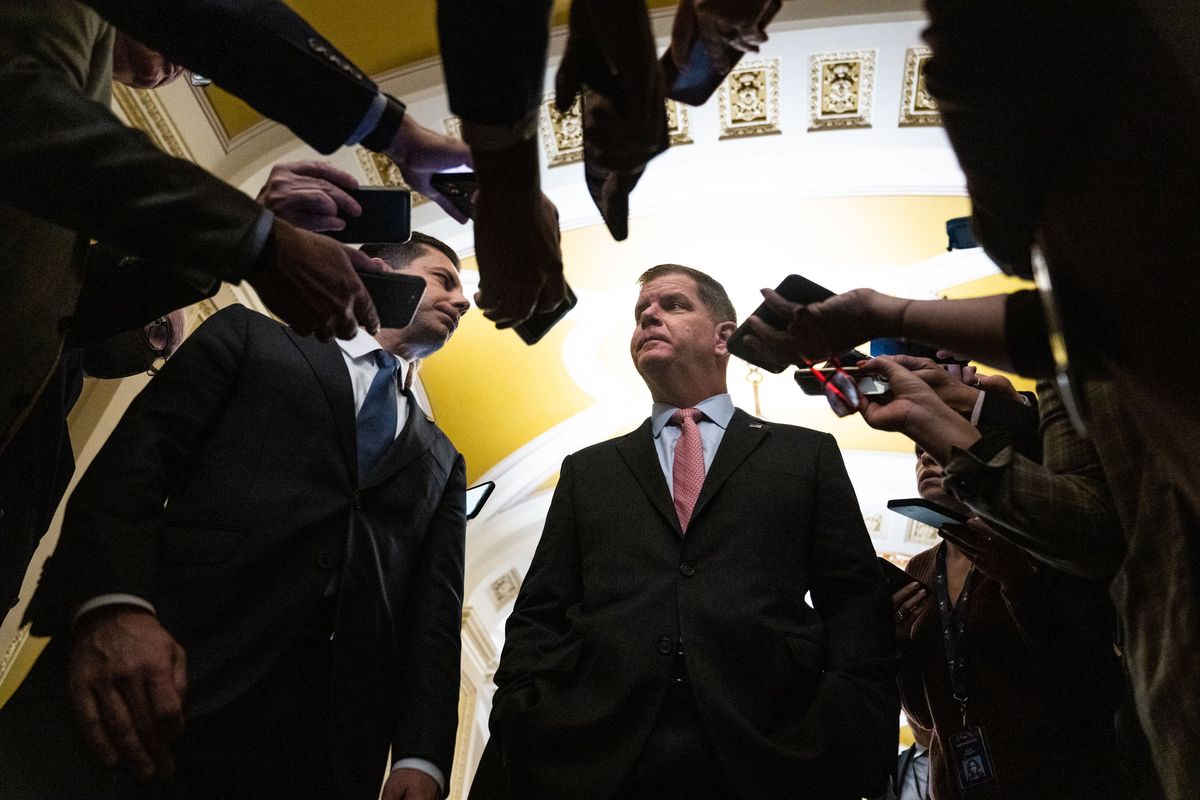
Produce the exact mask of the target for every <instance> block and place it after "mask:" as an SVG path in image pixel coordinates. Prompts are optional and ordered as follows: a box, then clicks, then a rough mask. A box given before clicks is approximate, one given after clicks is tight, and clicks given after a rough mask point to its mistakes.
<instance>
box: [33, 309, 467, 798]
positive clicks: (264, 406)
mask: <svg viewBox="0 0 1200 800" xmlns="http://www.w3.org/2000/svg"><path fill="white" fill-rule="evenodd" d="M409 408H410V413H409V417H408V420H407V422H406V424H405V427H404V430H403V431H402V432H401V435H400V436H399V437H398V438H397V440H396V442H395V443H394V445H393V446H392V447H391V449H389V450H388V452H387V453H386V454H385V455H384V457H383V460H382V461H381V462H380V465H379V466H378V467H377V468H376V469H375V471H374V473H373V474H370V475H367V476H358V475H356V471H357V467H356V457H355V429H354V401H353V394H352V390H351V387H350V381H349V377H348V375H347V370H346V367H345V363H344V361H343V358H342V355H341V352H340V350H339V348H338V347H337V345H336V344H334V343H320V342H318V341H317V340H316V339H313V338H310V337H301V336H298V335H297V334H295V333H294V332H293V331H292V330H291V329H289V328H286V327H284V326H282V325H280V324H278V323H276V322H273V321H272V320H270V319H268V318H267V317H264V316H262V315H260V314H256V313H253V312H250V311H248V310H246V309H245V308H242V307H241V306H233V307H230V308H227V309H225V310H223V311H221V312H220V313H218V314H217V315H215V316H214V317H212V318H211V319H210V320H208V321H207V322H206V323H205V324H204V325H203V326H201V328H200V329H199V330H197V331H196V333H194V334H193V335H192V336H191V337H190V338H189V339H188V340H187V342H185V344H184V346H183V347H182V348H180V350H179V352H178V353H177V354H176V355H175V356H174V357H173V358H172V359H171V360H170V361H169V362H168V363H167V365H166V367H164V369H163V370H162V371H161V373H160V375H159V376H158V378H156V379H155V380H154V381H152V382H151V383H150V385H149V386H148V387H147V389H146V390H145V391H144V392H143V393H142V394H141V395H139V396H138V398H137V399H136V400H135V401H134V403H133V404H132V406H131V407H130V409H129V411H128V412H127V413H126V415H125V417H124V418H123V419H122V421H121V423H120V424H119V425H118V427H117V429H116V430H115V431H114V432H113V434H112V436H111V437H110V438H109V440H108V442H107V443H106V444H105V446H104V448H103V449H102V450H101V452H100V453H99V454H98V455H97V457H96V460H95V462H94V463H93V465H92V466H91V468H90V469H89V470H88V473H87V474H86V475H85V476H84V478H83V479H82V481H80V483H79V485H78V487H77V488H76V491H75V493H74V494H73V495H72V498H71V500H70V502H69V504H68V511H67V516H66V520H65V523H64V527H63V534H62V539H61V542H60V544H59V547H58V550H57V552H56V553H55V554H54V556H53V557H52V558H51V559H50V561H49V562H48V563H47V567H46V571H45V573H44V575H43V580H42V585H41V586H40V588H39V590H38V592H37V594H36V595H35V596H34V599H33V604H32V606H31V609H30V612H29V616H30V619H31V620H32V622H33V623H34V632H35V633H36V634H40V635H47V634H51V635H65V634H66V633H67V630H68V627H69V625H70V618H71V614H72V613H73V610H74V609H75V608H76V607H77V606H78V605H79V604H80V603H81V602H83V601H85V600H87V599H88V598H91V597H95V596H97V595H102V594H107V593H113V592H119V593H128V594H133V595H137V596H140V597H144V598H146V599H147V600H149V601H150V602H151V603H153V604H154V606H155V607H156V609H157V613H158V618H159V620H160V621H161V622H162V624H163V625H164V626H165V627H166V629H167V630H168V631H169V632H170V633H171V634H172V635H173V636H175V638H176V639H177V640H178V641H179V642H180V644H181V645H182V646H183V647H184V648H185V650H186V651H187V656H188V683H189V693H188V698H187V706H186V710H187V713H188V715H189V717H192V718H195V717H199V716H203V715H205V714H206V713H208V712H211V711H214V710H216V709H218V708H221V707H222V706H224V705H225V704H227V703H229V702H230V701H232V700H233V699H235V698H237V697H239V696H240V695H241V694H242V693H243V692H245V691H247V690H248V689H249V688H250V687H252V686H253V685H254V684H255V683H256V682H257V681H258V680H259V679H260V678H261V677H262V676H263V675H264V674H265V673H266V672H267V671H268V670H269V669H270V668H271V666H272V665H273V663H274V661H275V659H276V658H277V657H278V656H279V654H280V653H281V652H283V651H284V649H285V648H286V647H287V646H288V645H289V643H290V642H291V641H292V640H293V639H294V638H295V636H296V634H297V632H298V630H299V629H300V627H301V626H302V625H303V623H304V622H305V621H306V619H307V618H308V617H309V615H310V614H311V613H312V611H313V609H314V608H315V607H316V605H317V604H318V602H319V601H320V600H321V597H322V595H323V593H324V592H325V590H326V587H328V586H329V585H330V582H331V578H333V577H334V574H335V571H339V572H338V574H339V576H340V578H339V585H340V587H341V589H340V597H339V601H338V608H339V614H338V621H337V635H336V636H335V638H334V645H333V676H332V683H333V687H334V690H333V696H332V698H331V726H332V730H331V741H332V742H333V745H332V746H333V748H334V749H333V751H332V752H331V759H332V760H333V764H334V768H335V772H336V773H337V777H338V779H339V781H340V784H341V785H342V787H343V790H344V792H345V794H346V795H347V796H350V797H366V796H371V797H374V796H375V794H374V793H377V792H378V788H379V781H380V778H381V776H382V775H383V772H384V767H385V756H386V753H387V748H388V746H389V745H392V746H393V748H394V752H395V753H396V754H397V757H401V756H413V757H419V758H424V759H427V760H429V761H431V762H433V763H434V764H436V765H437V766H438V767H439V768H440V769H441V770H442V771H443V773H444V774H446V775H449V774H450V766H451V761H452V758H453V749H454V732H455V729H456V726H457V707H458V684H459V652H460V643H459V642H460V640H459V626H460V620H461V609H462V584H463V546H464V532H465V524H466V523H465V510H464V488H465V485H464V484H465V478H464V467H463V460H462V457H461V456H460V455H459V454H458V452H457V451H456V450H455V449H454V447H453V445H451V444H450V442H449V440H447V439H446V437H445V436H444V435H443V434H442V433H441V432H440V431H439V430H438V429H437V428H436V427H435V426H434V425H433V424H432V423H431V422H430V421H429V420H428V419H427V418H426V417H425V415H424V414H423V413H422V412H421V411H420V410H419V408H418V407H417V405H416V403H415V402H413V403H410V404H409ZM164 501H166V503H165V505H164ZM58 679H59V680H61V679H62V676H61V675H60V676H58ZM30 680H33V678H32V677H31V678H30ZM60 685H61V684H60Z"/></svg>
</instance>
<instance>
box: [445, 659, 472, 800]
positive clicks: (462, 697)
mask: <svg viewBox="0 0 1200 800" xmlns="http://www.w3.org/2000/svg"><path fill="white" fill-rule="evenodd" d="M459 675H460V680H461V681H462V683H461V685H460V686H459V690H458V733H457V734H456V736H455V743H454V762H453V764H451V766H450V791H449V793H448V797H449V800H461V798H462V796H463V784H464V783H466V780H465V779H464V777H463V776H464V775H466V773H467V764H468V763H469V759H470V758H471V757H472V756H473V753H471V752H470V750H471V734H472V732H473V731H474V729H475V725H474V722H475V699H476V698H477V697H478V696H479V692H478V691H477V690H476V688H475V684H473V683H471V681H470V680H469V679H468V678H467V675H466V673H462V672H460V673H459Z"/></svg>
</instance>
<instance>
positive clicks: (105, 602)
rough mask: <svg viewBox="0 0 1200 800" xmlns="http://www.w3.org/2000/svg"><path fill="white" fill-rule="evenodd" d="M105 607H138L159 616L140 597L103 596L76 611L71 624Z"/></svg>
mask: <svg viewBox="0 0 1200 800" xmlns="http://www.w3.org/2000/svg"><path fill="white" fill-rule="evenodd" d="M104 606H137V607H138V608H144V609H145V610H147V611H149V612H150V613H151V614H154V615H155V616H157V615H158V612H157V611H155V610H154V606H152V605H150V603H149V601H147V600H146V599H144V598H141V597H138V596H137V595H136V594H119V593H118V594H102V595H98V596H96V597H93V598H92V599H91V600H88V601H87V602H86V603H84V604H83V605H81V606H80V607H79V608H77V609H75V616H74V617H72V618H71V623H72V624H74V623H76V622H78V621H79V619H80V617H82V616H83V615H84V614H86V613H88V612H89V611H95V610H96V609H97V608H103V607H104Z"/></svg>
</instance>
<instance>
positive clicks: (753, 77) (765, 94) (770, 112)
mask: <svg viewBox="0 0 1200 800" xmlns="http://www.w3.org/2000/svg"><path fill="white" fill-rule="evenodd" d="M717 113H718V114H719V115H720V120H721V136H720V138H722V139H733V138H736V137H739V136H768V135H770V134H775V133H781V132H782V131H781V130H780V128H779V59H777V58H768V59H763V60H761V61H743V62H741V63H740V64H738V65H737V67H736V68H734V69H733V70H732V71H730V73H729V75H728V76H727V77H726V78H725V81H724V82H723V83H722V84H721V86H720V88H719V89H717Z"/></svg>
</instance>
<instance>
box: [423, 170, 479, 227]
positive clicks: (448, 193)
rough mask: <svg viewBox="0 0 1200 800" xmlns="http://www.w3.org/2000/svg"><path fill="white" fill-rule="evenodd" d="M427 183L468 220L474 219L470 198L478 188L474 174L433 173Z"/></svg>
mask: <svg viewBox="0 0 1200 800" xmlns="http://www.w3.org/2000/svg"><path fill="white" fill-rule="evenodd" d="M429 182H430V183H431V184H432V185H433V188H434V189H437V190H438V191H439V192H440V193H441V194H442V196H443V197H445V198H446V199H447V200H449V201H450V203H451V204H452V205H453V206H454V207H455V208H457V209H458V210H459V211H461V212H462V213H463V214H464V215H465V216H466V217H467V218H468V219H475V202H474V201H473V200H472V198H473V197H474V196H475V191H476V190H477V189H478V188H479V181H477V180H476V179H475V173H474V172H435V173H434V174H433V175H430V176H429Z"/></svg>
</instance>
